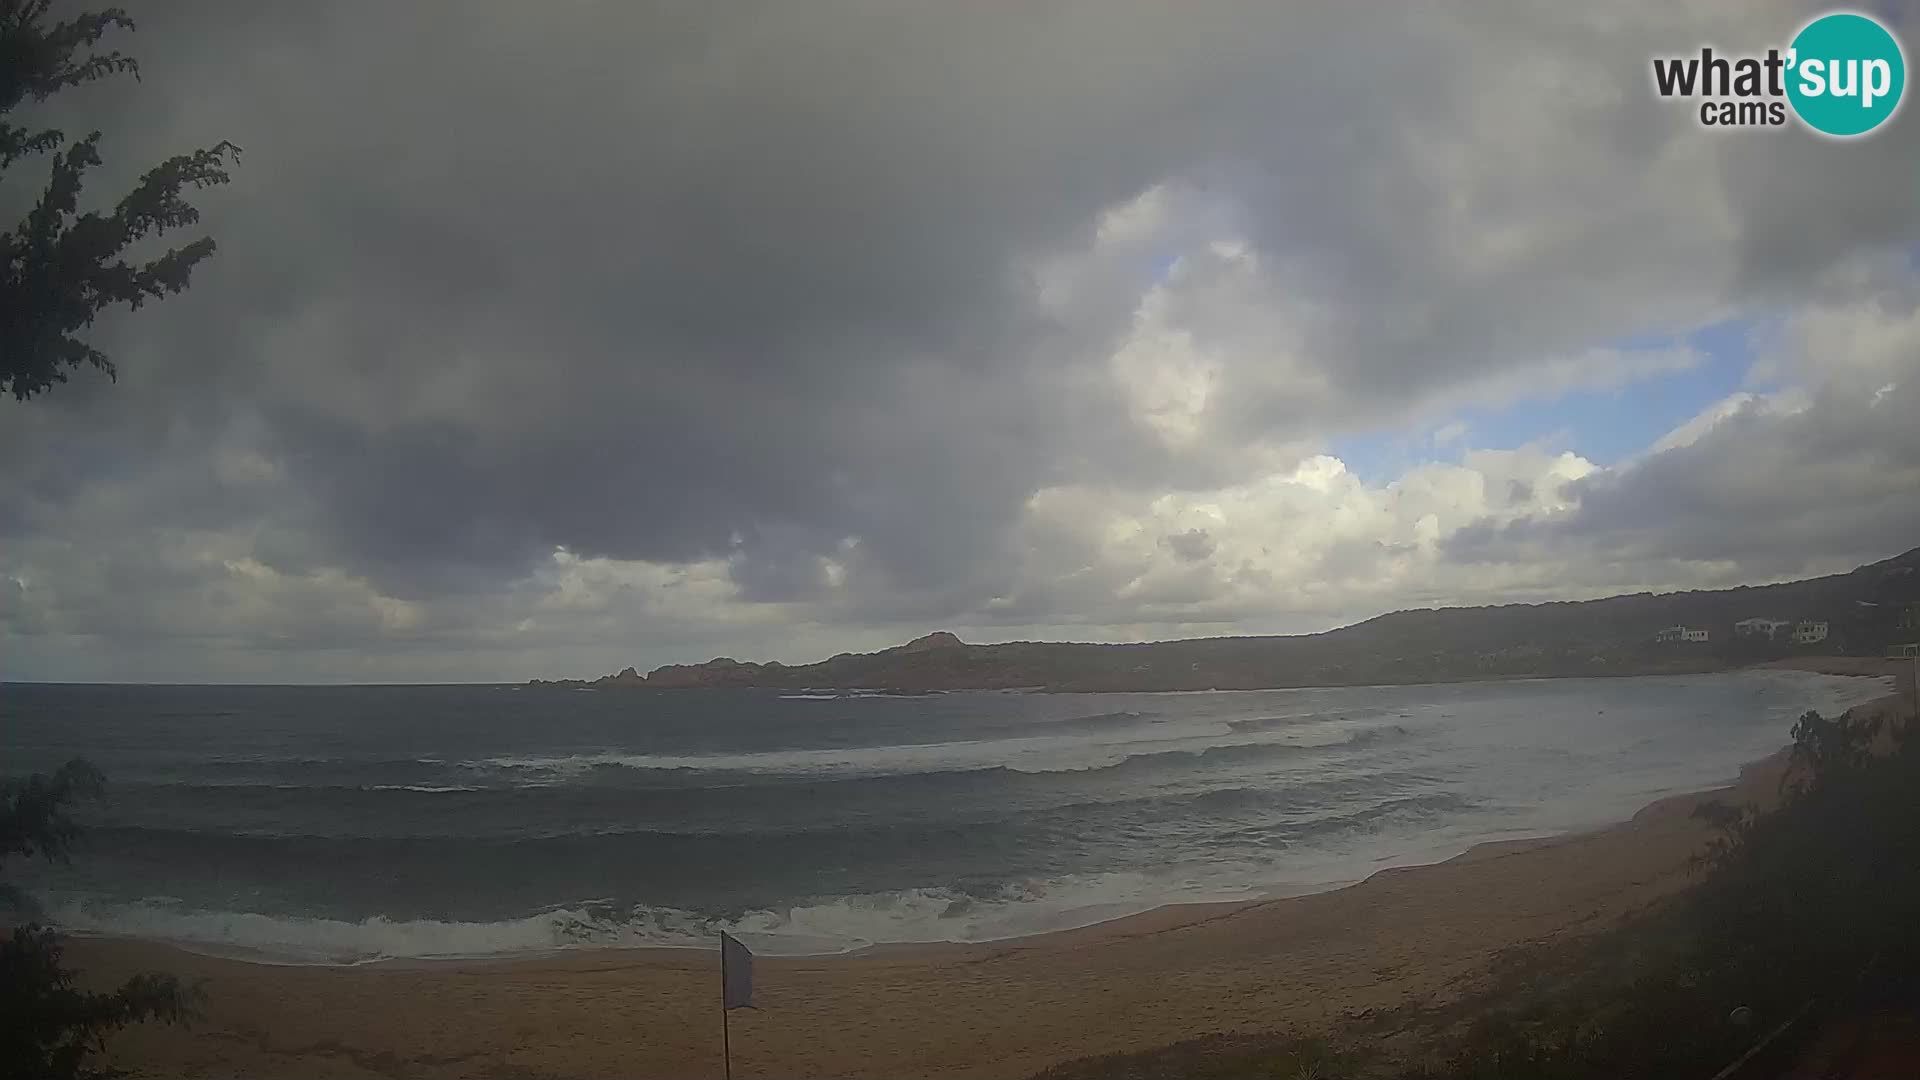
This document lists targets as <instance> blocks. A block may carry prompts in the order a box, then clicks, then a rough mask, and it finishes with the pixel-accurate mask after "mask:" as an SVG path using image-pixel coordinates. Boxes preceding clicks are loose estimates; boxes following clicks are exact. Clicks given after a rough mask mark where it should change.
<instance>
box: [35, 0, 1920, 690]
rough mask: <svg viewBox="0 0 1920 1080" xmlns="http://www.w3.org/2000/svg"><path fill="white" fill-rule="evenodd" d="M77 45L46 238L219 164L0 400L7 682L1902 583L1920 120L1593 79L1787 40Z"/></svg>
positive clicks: (1108, 32) (1270, 15)
mask: <svg viewBox="0 0 1920 1080" xmlns="http://www.w3.org/2000/svg"><path fill="white" fill-rule="evenodd" d="M128 6H129V7H131V8H132V9H133V12H134V14H135V16H136V17H137V18H138V19H139V22H140V30H139V32H138V33H137V34H134V35H122V36H121V37H119V38H117V39H115V40H113V41H112V42H111V44H117V45H119V46H121V47H124V48H127V49H129V50H130V51H132V52H133V53H135V54H136V55H137V56H138V57H139V58H140V60H141V63H142V67H143V74H144V81H143V82H140V83H134V82H133V81H131V80H116V81H112V82H108V83H103V84H98V85H95V86H92V87H88V88H85V89H84V90H82V91H80V92H75V93H72V94H68V95H65V96H64V97H63V98H61V99H57V100H56V102H54V103H50V104H49V106H47V107H46V108H45V109H44V110H43V113H42V115H43V116H44V117H45V118H46V119H47V120H49V121H50V122H58V123H61V124H63V125H64V126H66V127H67V128H68V129H69V131H82V132H83V131H85V130H87V129H90V128H93V127H98V128H101V129H103V131H104V132H105V140H104V147H103V149H104V153H105V155H106V157H107V159H108V168H107V169H105V170H102V171H101V172H100V173H99V174H98V178H97V179H96V180H95V181H94V183H93V185H92V188H91V191H92V193H93V194H94V195H95V196H96V197H98V198H102V199H106V198H108V197H112V196H116V195H117V194H118V193H119V191H120V190H123V189H124V186H125V183H126V180H127V178H128V177H131V176H132V175H134V174H137V173H138V172H139V171H140V170H141V169H143V168H144V167H146V166H147V165H150V164H152V163H153V162H154V161H156V160H157V159H159V158H160V157H163V156H165V155H167V154H170V153H175V152H179V151H181V150H184V149H187V148H190V147H194V146H201V145H208V144H211V143H213V142H216V141H218V140H220V139H230V140H232V141H233V142H235V143H238V144H239V145H240V146H242V147H243V148H244V150H245V154H244V157H243V158H242V161H241V166H240V168H239V170H238V172H237V173H236V177H235V182H234V183H233V184H232V185H231V186H229V187H226V188H222V189H215V190H212V191H208V192H205V193H203V194H202V195H200V196H199V197H198V202H199V204H200V205H201V206H202V207H203V208H204V210H205V214H206V216H205V220H204V225H205V227H206V229H207V231H209V232H211V233H212V234H213V235H214V236H215V237H216V238H217V240H218V242H219V252H218V254H217V256H216V257H215V258H214V260H213V261H211V262H209V263H207V264H205V265H203V267H202V268H201V269H200V271H199V272H198V274H197V275H196V277H195V280H194V285H193V288H192V289H191V291H190V292H188V293H187V294H185V295H183V296H181V297H177V298H173V299H169V300H167V301H166V302H164V303H162V304H158V305H155V306H151V307H148V308H146V309H143V310H142V311H140V312H139V313H137V314H135V315H128V316H116V317H112V318H107V319H103V320H102V321H101V323H100V324H99V325H98V326H97V328H96V330H95V332H94V338H93V339H94V341H95V342H96V343H97V344H100V345H101V346H102V347H104V348H106V349H107V350H108V351H109V352H110V353H112V354H113V355H114V356H115V357H116V358H117V360H118V362H119V365H120V380H119V382H118V383H117V384H112V383H109V382H107V381H106V380H105V379H104V378H100V377H96V376H93V375H91V374H87V375H80V376H76V377H75V379H74V381H73V382H71V383H69V384H67V385H66V386H63V387H59V388H56V389H55V390H54V391H53V392H52V393H50V394H49V395H47V396H46V397H44V398H41V399H37V400H34V401H31V402H27V403H25V404H19V403H15V402H13V401H12V400H10V399H9V400H5V401H0V455H3V460H4V462H5V468H4V470H0V593H3V594H4V595H0V677H5V678H10V679H61V680H69V679H71V680H93V679H113V680H134V681H224V680H237V681H299V682H305V681H342V680H346V681H357V680H366V681H410V680H419V681H438V680H503V681H504V680H519V679H525V678H528V677H531V676H542V677H551V676H577V675H596V674H601V673H604V672H607V671H612V670H616V669H618V668H620V667H624V666H626V665H628V664H634V665H637V666H639V667H640V668H641V669H642V670H645V669H647V668H649V667H651V666H654V665H656V664H660V663H666V662H682V661H698V660H704V659H707V658H709V657H712V656H715V655H722V654H724V655H732V656H737V657H740V658H743V659H779V660H784V661H788V662H799V661H807V660H813V659H819V658H822V657H825V656H828V655H830V654H833V653H835V652H839V651H842V650H865V649H870V648H876V647H882V646H885V645H889V644H893V643H897V642H899V641H903V640H906V639H907V638H910V637H913V636H915V635H918V634H922V633H925V632H927V631H929V630H933V629H950V630H953V631H956V632H958V633H959V634H960V635H961V636H962V637H964V638H967V639H968V640H974V641H999V640H1013V639H1022V638H1044V639H1060V638H1067V639H1077V640H1101V641H1109V640H1112V641H1120V640H1144V639H1153V638H1165V637H1176V636H1195V635H1215V634H1236V633H1272V632H1280V633H1290V632H1301V631H1316V630H1323V629H1326V628H1329V627H1332V626H1335V625H1339V624H1341V623H1345V622H1350V621H1353V620H1356V619H1360V618H1365V617H1369V616H1372V615H1375V614H1378V613H1380V612H1382V611H1388V610H1393V609H1397V608H1404V607H1412V606H1431V605H1436V604H1459V603H1468V604H1485V603H1502V602H1509V601H1538V600H1544V599H1561V598H1584V597H1593V596H1602V595H1608V594H1612V593H1617V592H1623V591H1637V590H1643V589H1654V590H1666V589H1683V588H1696V587H1719V586H1726V585H1731V584H1737V583H1743V582H1764V581H1772V580H1781V579H1785V578H1791V577H1798V576H1804V575H1807V574H1811V573H1822V572H1830V571H1835V570H1844V569H1849V568H1851V567H1852V566H1854V565H1856V564H1858V563H1860V562H1864V561H1872V560H1874V559H1879V558H1884V557H1886V556H1888V555H1891V554H1893V553H1895V552H1898V551H1900V550H1904V549H1905V548H1908V547H1911V546H1914V545H1916V544H1920V421H1916V415H1917V413H1920V259H1916V251H1920V181H1916V177H1920V127H1917V125H1920V120H1916V116H1915V113H1914V112H1913V109H1912V108H1910V107H1909V108H1906V109H1904V111H1903V112H1902V113H1901V114H1900V115H1899V116H1897V117H1896V118H1895V119H1894V121H1892V122H1891V124H1890V125H1888V126H1887V127H1885V128H1883V129H1882V130H1881V131H1880V132H1878V133H1876V134H1875V135H1873V136H1872V137H1869V138H1867V139H1865V140H1855V141H1853V142H1848V143H1840V142H1833V141H1828V140H1825V139H1822V138H1819V137H1816V136H1814V135H1813V134H1811V133H1809V132H1807V131H1805V130H1801V129H1798V128H1788V129H1782V130H1745V131H1732V132H1709V131H1705V130H1702V129H1701V128H1700V127H1699V126H1698V123H1697V121H1696V119H1695V112H1694V110H1693V109H1692V108H1691V107H1689V106H1687V105H1685V104H1681V103H1675V102H1668V101H1660V100H1657V99H1655V98H1654V96H1653V94H1652V93H1651V90H1650V76H1649V58H1650V57H1651V56H1652V55H1654V54H1656V53H1682V52H1686V51H1689V50H1697V49H1698V48H1699V46H1700V45H1701V44H1703V43H1712V44H1714V45H1715V46H1717V47H1720V48H1724V49H1734V48H1747V49H1755V50H1764V49H1765V48H1766V47H1767V46H1769V45H1782V46H1783V45H1784V44H1785V42H1786V41H1787V39H1788V38H1790V37H1791V35H1792V33H1793V31H1794V30H1795V29H1796V28H1797V27H1798V26H1799V25H1800V24H1801V23H1802V22H1804V21H1805V19H1806V18H1807V17H1808V15H1809V14H1811V13H1813V12H1814V11H1816V10H1818V9H1812V8H1792V7H1784V6H1779V7H1771V8H1769V7H1765V6H1763V5H1760V4H1750V3H1743V4H1738V5H1732V4H1724V3H1718V2H1703V3H1695V4H1675V3H1672V2H1671V0H1658V2H1650V3H1646V4H1643V5H1632V6H1629V5H1614V4H1604V5H1592V4H1578V5H1574V4H1564V5H1537V4H1536V5H1529V6H1526V7H1516V8H1498V7H1495V6H1493V5H1490V4H1482V3H1474V4H1462V5H1459V6H1454V7H1442V6H1438V5H1431V4H1420V5H1417V6H1416V5H1406V6H1398V5H1394V6H1389V5H1375V4H1368V5H1358V4H1341V5H1334V4H1331V3H1329V4H1325V5H1320V6H1317V7H1316V6H1310V5H1304V4H1247V3H1238V2H1233V3H1226V2H1222V3H1212V4H1209V3H1200V4H1193V3H1180V4H1155V5H1141V6H1128V5H1123V4H1119V3H1113V2H1109V0H1100V2H1098V3H1087V4H1072V3H1052V4H1039V5H1007V4H989V3H969V2H960V0H947V2H942V3H937V4H933V3H929V4H902V3H897V2H891V0H889V2H886V3H872V4H862V5H843V4H827V3H821V2H816V0H808V2H806V3H787V2H778V3H766V4H749V3H744V2H729V3H720V4H705V3H685V4H676V5H662V6H658V7H656V6H653V5H647V4H641V3H587V2H578V3H552V4H532V3H523V2H492V0H490V2H478V0H476V2H473V3H466V4H460V5H457V6H456V5H431V4H415V3H400V4H395V3H350V2H331V0H330V2H328V3H307V2H300V3H293V2H283V3H266V2H256V0H233V2H231V3H229V4H226V5H219V4H214V3H187V4H177V3H166V4H162V3H153V2H149V3H138V4H129V5H128ZM454 11H457V12H458V13H459V15H458V17H454V16H453V15H451V13H452V12H454ZM1895 25H1896V27H1897V31H1898V32H1902V34H1903V37H1904V38H1905V40H1907V41H1908V42H1914V41H1920V24H1916V23H1915V22H1913V21H1911V20H1909V21H1907V22H1905V23H1900V22H1897V21H1896V22H1895ZM1909 48H1910V51H1911V46H1910V47H1909ZM35 168H36V171H37V169H38V166H36V167H35ZM14 171H15V172H16V173H18V172H19V170H18V169H16V170H14ZM21 195H22V191H21V190H19V188H18V187H17V185H16V186H10V187H8V188H6V189H4V190H0V198H4V199H6V200H9V201H7V202H6V203H5V207H6V208H7V209H8V210H9V211H11V210H13V209H15V208H17V207H18V205H19V204H20V196H21ZM11 219H12V218H11V217H9V220H11ZM1756 614H1773V613H1770V612H1756Z"/></svg>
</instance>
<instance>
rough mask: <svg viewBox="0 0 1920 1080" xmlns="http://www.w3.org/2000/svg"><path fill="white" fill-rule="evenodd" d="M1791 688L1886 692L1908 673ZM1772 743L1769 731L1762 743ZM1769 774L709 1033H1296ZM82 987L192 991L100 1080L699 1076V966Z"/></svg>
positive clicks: (739, 1041) (976, 1059)
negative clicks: (1885, 682)
mask: <svg viewBox="0 0 1920 1080" xmlns="http://www.w3.org/2000/svg"><path fill="white" fill-rule="evenodd" d="M1794 666H1799V667H1805V668H1808V669H1812V670H1818V671H1824V672H1827V673H1831V674H1850V675H1896V676H1898V677H1899V679H1900V692H1899V694H1898V695H1895V696H1893V697H1889V698H1883V699H1881V700H1880V701H1878V702H1875V703H1874V704H1872V705H1869V706H1867V707H1866V708H1868V709H1881V710H1891V711H1902V710H1904V707H1905V705H1904V703H1905V701H1906V700H1907V697H1906V695H1907V694H1908V693H1909V692H1910V690H1909V686H1908V682H1907V678H1908V676H1907V665H1906V664H1905V663H1897V664H1896V663H1890V662H1882V661H1876V660H1860V659H1833V660H1819V661H1806V662H1800V663H1797V664H1796V665H1794ZM1782 737H1783V739H1784V737H1785V733H1784V732H1783V733H1782ZM1783 768H1784V755H1775V756H1774V757H1771V758H1769V759H1766V760H1764V761H1762V762H1758V763H1755V764H1754V765H1753V766H1750V767H1749V768H1748V769H1747V770H1746V771H1745V773H1744V775H1743V776H1742V778H1741V780H1740V782H1739V783H1738V784H1737V785H1735V786H1734V787H1733V788H1731V789H1725V790H1722V791H1718V792H1706V793H1699V794H1695V795H1688V796H1682V797H1676V798H1670V799H1665V800H1662V801H1660V802H1657V803H1654V804H1653V805H1651V806H1648V807H1646V808H1645V809H1643V810H1642V811H1641V812H1639V813H1638V814H1636V815H1635V816H1634V817H1633V818H1632V819H1631V820H1629V821H1626V822H1622V823H1620V824H1618V825H1615V826H1612V827H1609V828H1606V829H1603V830H1599V831H1596V832H1590V833H1584V834H1579V835H1571V836H1562V837H1555V838H1548V839H1538V840H1524V841H1515V842H1508V843H1501V844H1490V845H1482V846H1480V847H1477V848H1474V849H1473V850H1471V851H1469V852H1467V853H1465V854H1463V855H1461V856H1459V857H1457V858H1454V859H1451V860H1448V861H1446V862H1443V863H1439V864H1436V865H1431V866H1423V867H1415V868H1408V869H1396V870H1386V871H1382V872H1380V873H1378V874H1376V875H1374V876H1373V877H1371V878H1369V879H1368V880H1366V881H1364V882H1361V883H1359V884H1356V885H1353V886H1350V887H1347V888H1343V889H1339V890H1336V891H1332V892H1326V893H1320V894H1317V895H1312V896H1305V897H1298V898H1293V899H1285V900H1273V901H1264V902H1259V903H1248V904H1222V905H1193V906H1183V907H1170V908H1162V909H1160V910H1157V911H1153V912H1148V913H1146V914H1143V915H1138V916H1133V917H1130V918H1126V919H1120V920H1116V921H1113V922H1108V923H1103V924H1100V925H1097V926H1093V927H1088V928H1085V929H1081V930H1074V931H1067V932H1062V933H1056V934H1048V935H1044V936H1039V937H1031V938H1023V939H1019V940H1015V941H1009V942H1003V943H995V944H988V945H965V946H961V945H954V946H916V947H911V948H889V949H876V950H870V951H867V952H864V953H860V954H855V955H850V956H841V957H816V958H794V959H780V958H763V959H761V960H760V961H759V962H758V963H757V965H756V975H757V983H758V986H757V994H756V1005H757V1006H758V1007H757V1008H755V1009H752V1010H741V1011H736V1012H735V1013H733V1014H732V1045H733V1063H734V1073H735V1075H736V1076H740V1077H756V1076H779V1077H790V1076H791V1077H800V1076H847V1077H906V1076H939V1077H1019V1076H1024V1075H1026V1074H1028V1073H1031V1072H1033V1071H1035V1070H1038V1069H1041V1068H1044V1067H1046V1066H1047V1065H1050V1064H1053V1063H1055V1062H1059V1061H1062V1060H1067V1059H1071V1058H1076V1057H1082V1056H1086V1055H1089V1054H1096V1053H1104V1052H1109V1051H1115V1050H1126V1049H1138V1048H1144V1047H1149V1046H1155V1045H1160V1044H1164V1043H1168V1042H1172V1041H1175V1040H1178V1039H1182V1038H1187V1037H1191V1036H1194V1035H1199V1034H1204V1033H1207V1032H1213V1031H1230V1030H1246V1031H1258V1030H1270V1029H1274V1028H1279V1027H1288V1026H1308V1027H1311V1026H1313V1025H1315V1024H1320V1023H1324V1022H1328V1021H1332V1020H1335V1019H1337V1018H1339V1017H1340V1016H1341V1015H1342V1014H1344V1013H1347V1012H1349V1011H1358V1010H1363V1009H1368V1008H1380V1007H1390V1006H1394V1005H1398V1004H1402V1003H1406V1002H1410V1001H1416V1000H1421V999H1426V1000H1431V1001H1442V1000H1446V999H1448V998H1451V997H1455V996H1458V995H1461V994H1464V993H1468V992H1471V991H1472V990H1473V989H1474V988H1475V987H1476V985H1477V984H1478V983H1479V981H1480V979H1481V977H1482V975H1483V974H1484V972H1485V970H1486V967H1487V964H1488V961H1489V960H1490V959H1491V958H1492V956H1493V955H1494V954H1495V953H1497V952H1498V951H1499V950H1501V949H1504V948H1507V947H1510V946H1514V945H1520V944H1524V943H1528V942H1536V941H1542V940H1547V939H1552V938H1555V937H1558V936H1562V935H1568V934H1578V933H1582V932H1587V931H1590V930H1594V929H1599V928H1604V927H1606V926H1609V925H1611V924H1613V923H1614V922H1616V921H1617V920H1619V919H1620V918H1621V917H1623V916H1626V915H1628V914H1630V913H1632V912H1634V911H1636V910H1639V909H1642V908H1644V907H1646V906H1647V905H1649V904H1652V903H1654V902H1656V901H1658V900H1660V899H1661V898H1662V897H1665V896H1668V895H1670V894H1671V893H1673V892H1674V891H1676V890H1678V889H1681V888H1683V887H1684V886H1685V885H1686V884H1687V882H1688V880H1689V873H1688V869H1687V858H1688V856H1689V855H1691V854H1692V853H1693V852H1694V851H1696V850H1697V849H1698V847H1699V845H1700V844H1701V842H1702V841H1703V840H1704V839H1705V836H1706V833H1705V830H1704V829H1703V828H1702V826H1701V825H1700V824H1699V823H1697V822H1695V821H1693V820H1692V819H1691V817H1690V815H1691V812H1692V810H1693V808H1694V806H1695V805H1697V804H1698V803H1699V802H1701V801H1704V800H1707V799H1714V798H1718V799H1724V800H1728V801H1735V802H1747V801H1751V802H1757V803H1762V804H1765V803H1768V802H1769V801H1771V800H1772V799H1773V798H1774V796H1775V793H1776V792H1777V789H1778V782H1779V778H1780V775H1781V772H1782V770H1783ZM69 955H70V959H71V960H72V961H73V962H74V963H75V964H76V965H77V966H79V967H81V968H83V969H84V970H85V972H86V975H87V978H88V980H89V981H91V982H102V983H104V982H109V981H115V980H117V979H119V978H121V977H124V975H126V974H127V973H130V972H133V971H137V970H143V969H155V968H158V969H164V970H170V971H174V972H178V973H180V974H182V975H184V976H186V977H189V978H196V979H204V980H205V989H206V992H207V995H208V1005H207V1010H206V1012H207V1016H206V1019H205V1020H204V1021H203V1022H202V1023H200V1024H198V1025H196V1026H195V1027H194V1028H193V1029H192V1030H191V1031H181V1030H177V1029H168V1028H162V1027H154V1026H148V1027H142V1028H138V1029H134V1030H131V1031H128V1032H126V1033H123V1034H122V1035H120V1036H119V1037H117V1038H116V1039H114V1040H113V1042H112V1043H111V1046H110V1050H111V1053H112V1055H113V1058H114V1060H115V1062H116V1063H117V1064H120V1065H121V1066H123V1067H126V1068H129V1069H131V1070H132V1071H133V1072H134V1073H135V1074H136V1075H141V1076H185V1077H232V1076H262V1077H266V1076H274V1077H372V1076H380V1077H466V1076H502V1077H691V1076H709V1075H711V1076H717V1075H719V1073H720V1014H719V1012H718V1009H717V994H718V983H717V972H716V963H717V960H716V956H715V954H713V953H709V952H696V951H682V950H605V951H595V952H580V953H571V954H566V955H564V956H560V957H555V958H548V959H538V960H516V961H503V962H495V963H469V962H439V963H431V964H419V963H414V964H398V963H385V964H372V965H363V966H359V967H286V966H275V965H268V964H255V963H247V962H243V961H237V960H226V959H214V958H208V957H203V956H198V955H194V954H190V953H186V952H183V951H180V950H178V949H175V948H172V947H170V946H166V945H163V944H157V943H151V942H141V941H128V940H109V939H89V940H77V941H74V942H73V943H72V944H71V950H70V954H69Z"/></svg>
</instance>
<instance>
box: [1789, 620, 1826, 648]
mask: <svg viewBox="0 0 1920 1080" xmlns="http://www.w3.org/2000/svg"><path fill="white" fill-rule="evenodd" d="M1825 640H1827V624H1826V623H1825V622H1821V621H1818V620H1815V619H1801V620H1800V622H1799V623H1797V624H1796V625H1795V626H1794V628H1793V643H1794V644H1795V645H1817V644H1819V643H1820V642H1822V641H1825Z"/></svg>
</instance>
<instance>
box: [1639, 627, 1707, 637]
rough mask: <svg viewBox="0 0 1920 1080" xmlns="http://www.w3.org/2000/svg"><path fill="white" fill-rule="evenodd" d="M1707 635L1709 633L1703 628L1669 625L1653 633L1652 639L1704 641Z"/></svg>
mask: <svg viewBox="0 0 1920 1080" xmlns="http://www.w3.org/2000/svg"><path fill="white" fill-rule="evenodd" d="M1708 636H1709V635H1708V633H1707V632H1706V631H1705V630H1694V629H1692V628H1690V627H1685V626H1669V627H1667V628H1666V629H1665V630H1662V631H1660V632H1659V633H1657V634H1655V635H1653V640H1655V641H1705V640H1707V638H1708Z"/></svg>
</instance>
